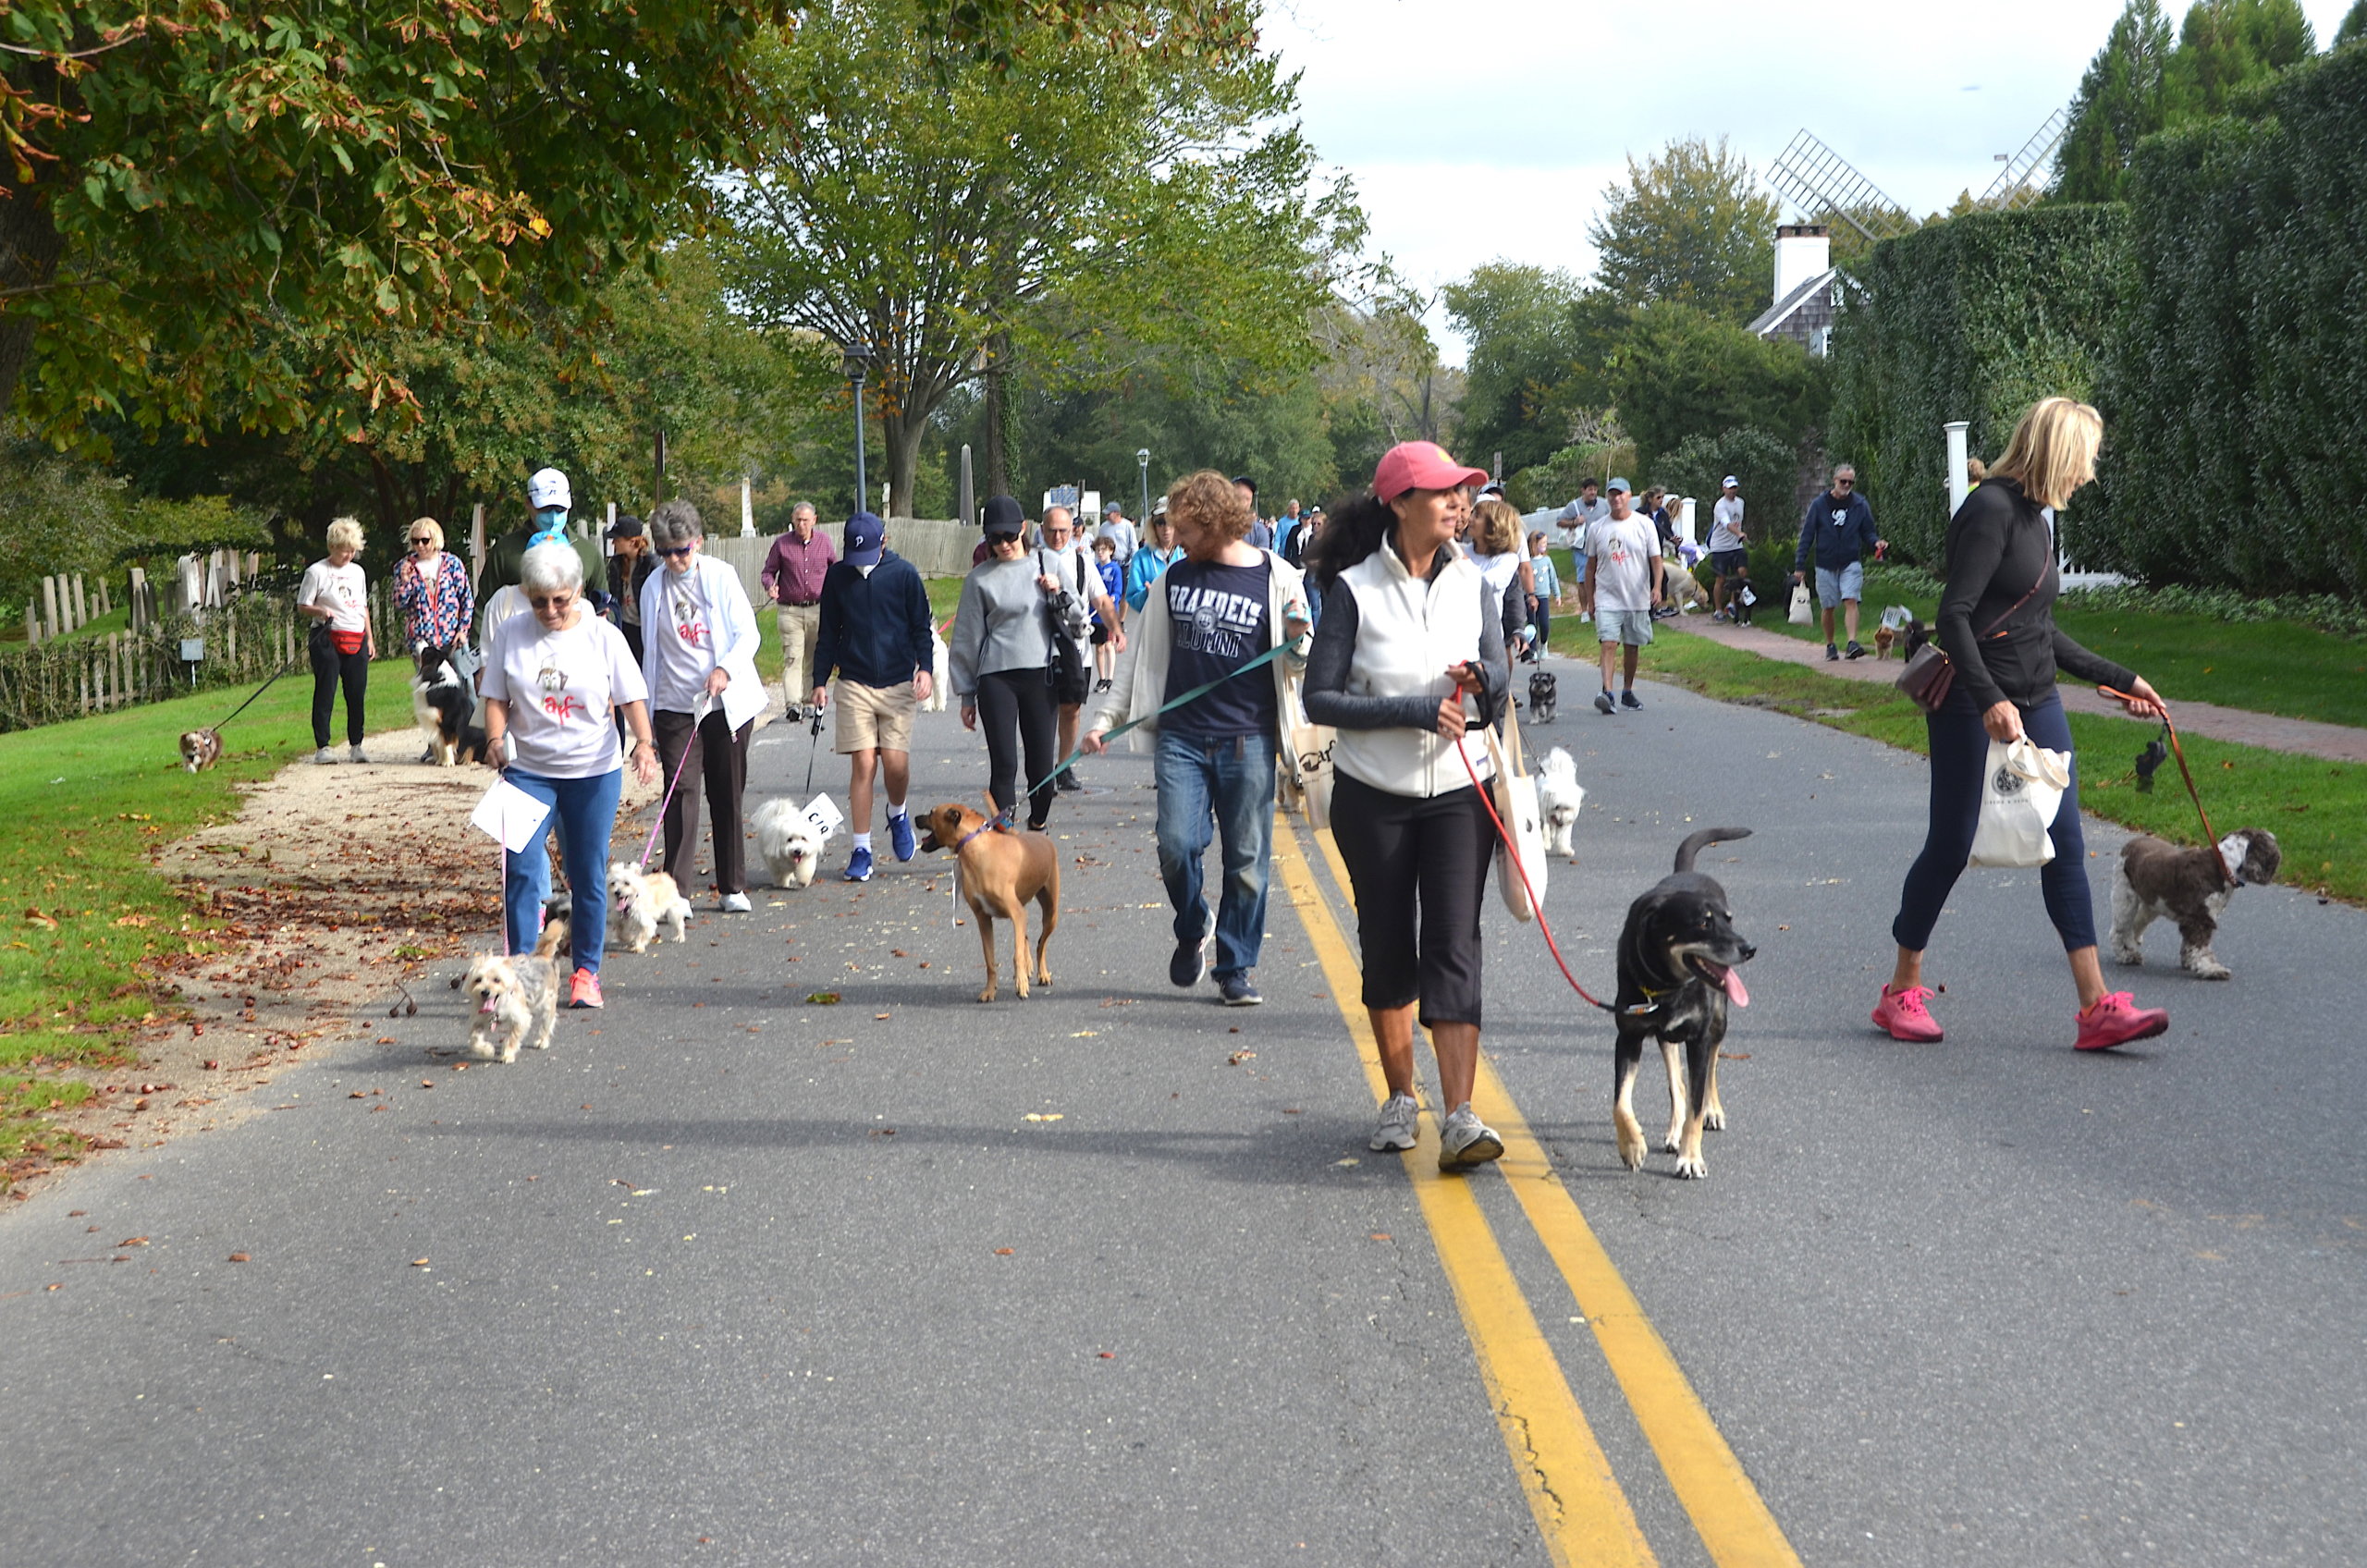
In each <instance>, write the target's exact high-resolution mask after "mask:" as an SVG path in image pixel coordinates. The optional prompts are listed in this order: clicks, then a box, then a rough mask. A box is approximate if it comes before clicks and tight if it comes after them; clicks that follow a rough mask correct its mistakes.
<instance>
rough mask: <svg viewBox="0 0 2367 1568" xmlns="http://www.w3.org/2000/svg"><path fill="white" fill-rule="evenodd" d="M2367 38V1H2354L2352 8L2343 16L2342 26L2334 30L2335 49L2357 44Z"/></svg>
mask: <svg viewBox="0 0 2367 1568" xmlns="http://www.w3.org/2000/svg"><path fill="white" fill-rule="evenodd" d="M2362 38H2367V0H2352V5H2351V7H2350V9H2349V11H2347V12H2345V13H2344V14H2343V18H2342V25H2341V26H2339V27H2337V28H2336V29H2335V30H2334V47H2335V48H2336V49H2339V48H2341V47H2342V46H2343V45H2344V44H2346V43H2357V42H2358V41H2359V40H2361V39H2362Z"/></svg>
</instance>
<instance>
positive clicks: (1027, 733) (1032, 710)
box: [978, 669, 1061, 827]
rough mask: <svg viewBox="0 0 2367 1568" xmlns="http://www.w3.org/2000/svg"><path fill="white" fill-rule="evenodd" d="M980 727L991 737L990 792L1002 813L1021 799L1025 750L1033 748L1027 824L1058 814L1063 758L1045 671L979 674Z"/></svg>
mask: <svg viewBox="0 0 2367 1568" xmlns="http://www.w3.org/2000/svg"><path fill="white" fill-rule="evenodd" d="M978 728H979V729H983V730H984V731H986V736H987V792H988V793H989V794H991V795H993V796H994V800H995V809H996V810H997V811H1009V810H1010V809H1011V808H1012V802H1015V801H1017V800H1018V799H1019V779H1018V777H1017V776H1018V772H1019V753H1020V749H1021V747H1022V746H1023V744H1024V746H1025V748H1026V752H1027V777H1028V781H1029V782H1031V783H1033V782H1034V781H1035V780H1036V779H1039V778H1040V779H1042V780H1043V782H1042V783H1041V784H1039V785H1037V786H1036V790H1035V792H1034V793H1033V794H1032V795H1030V796H1029V797H1028V801H1027V826H1028V827H1043V826H1044V824H1045V822H1046V821H1047V820H1048V819H1049V817H1050V816H1051V815H1052V797H1053V794H1054V792H1055V786H1054V785H1053V783H1052V779H1051V772H1052V765H1053V764H1054V763H1056V762H1058V761H1060V760H1061V759H1060V756H1059V753H1058V747H1059V740H1058V736H1059V731H1058V729H1055V728H1054V714H1053V711H1052V689H1051V688H1050V687H1049V686H1048V685H1046V684H1045V683H1044V672H1043V671H1042V670H1040V669H998V670H996V671H994V672H993V673H992V674H989V675H981V676H980V677H978Z"/></svg>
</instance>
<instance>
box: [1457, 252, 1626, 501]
mask: <svg viewBox="0 0 2367 1568" xmlns="http://www.w3.org/2000/svg"><path fill="white" fill-rule="evenodd" d="M1443 298H1444V300H1445V302H1446V310H1447V319H1448V320H1449V321H1451V322H1452V323H1453V324H1454V328H1455V330H1456V331H1458V332H1460V333H1461V334H1462V335H1463V336H1464V337H1465V339H1466V341H1467V342H1468V343H1469V344H1470V345H1471V352H1470V355H1469V358H1468V360H1467V361H1466V365H1465V369H1464V389H1463V405H1462V410H1461V413H1460V416H1459V419H1458V421H1457V423H1456V426H1455V432H1454V443H1455V446H1456V447H1457V448H1458V455H1459V456H1461V457H1462V458H1463V459H1465V460H1466V461H1467V462H1472V463H1479V464H1485V463H1486V462H1488V461H1489V460H1490V455H1491V454H1493V453H1495V452H1498V451H1501V452H1502V453H1503V454H1504V472H1507V473H1514V472H1518V471H1520V470H1522V469H1525V468H1530V467H1534V466H1535V465H1537V464H1539V463H1541V462H1544V461H1545V460H1546V459H1549V458H1551V456H1552V455H1553V454H1554V453H1555V452H1557V451H1559V450H1561V449H1562V448H1563V447H1565V446H1567V445H1568V444H1569V443H1570V440H1571V432H1572V426H1573V424H1574V423H1575V422H1576V420H1577V419H1579V418H1580V417H1581V416H1583V415H1584V414H1586V413H1587V412H1588V411H1590V410H1600V409H1601V408H1602V407H1603V406H1604V405H1605V404H1607V403H1608V402H1610V401H1611V383H1610V380H1609V378H1608V376H1607V375H1606V374H1605V367H1606V365H1607V363H1608V361H1609V359H1610V355H1611V350H1612V347H1613V343H1615V342H1616V340H1617V337H1618V334H1619V331H1620V329H1621V327H1622V326H1623V325H1625V319H1626V314H1627V312H1626V307H1625V306H1623V305H1621V304H1620V303H1619V302H1618V301H1617V300H1613V298H1612V297H1611V296H1610V295H1608V294H1607V293H1604V292H1603V291H1602V290H1600V289H1589V288H1585V287H1584V286H1582V285H1581V284H1580V283H1579V282H1578V281H1577V279H1576V278H1574V277H1572V276H1570V275H1569V274H1568V273H1565V272H1562V271H1559V270H1557V269H1549V268H1545V267H1537V266H1527V265H1520V264H1515V263H1510V262H1490V263H1487V264H1486V265H1485V266H1481V267H1477V268H1475V269H1473V271H1472V273H1471V276H1468V277H1466V278H1465V279H1463V280H1462V281H1461V282H1458V283H1451V284H1449V285H1447V286H1446V288H1445V290H1444V292H1443Z"/></svg>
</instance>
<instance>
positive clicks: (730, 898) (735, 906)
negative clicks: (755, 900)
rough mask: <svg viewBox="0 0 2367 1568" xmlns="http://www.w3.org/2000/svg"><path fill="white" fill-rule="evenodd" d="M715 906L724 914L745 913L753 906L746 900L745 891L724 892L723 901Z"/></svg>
mask: <svg viewBox="0 0 2367 1568" xmlns="http://www.w3.org/2000/svg"><path fill="white" fill-rule="evenodd" d="M754 907H755V906H754V904H751V903H750V902H749V901H748V895H747V894H745V893H726V894H724V895H723V902H722V903H721V904H719V905H717V908H719V909H721V910H722V911H723V913H726V914H746V913H748V912H749V911H750V910H752V909H754Z"/></svg>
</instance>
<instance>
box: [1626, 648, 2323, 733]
mask: <svg viewBox="0 0 2367 1568" xmlns="http://www.w3.org/2000/svg"><path fill="white" fill-rule="evenodd" d="M1659 625H1660V626H1661V627H1662V629H1663V630H1674V631H1689V632H1692V633H1693V634H1694V635H1695V636H1697V637H1706V638H1708V639H1709V640H1710V641H1711V642H1712V643H1724V644H1725V645H1726V646H1727V647H1729V648H1740V649H1742V650H1744V651H1745V652H1746V653H1753V654H1757V655H1760V657H1762V658H1771V659H1784V660H1786V661H1788V662H1790V663H1792V664H1800V665H1812V666H1814V667H1815V668H1818V669H1820V670H1821V671H1823V672H1824V673H1825V674H1827V675H1835V676H1840V677H1842V678H1844V679H1846V680H1896V679H1898V668H1899V667H1898V663H1897V661H1896V660H1895V659H1875V658H1871V657H1868V658H1862V659H1843V660H1842V661H1841V662H1840V663H1838V664H1834V663H1831V662H1828V661H1827V660H1826V658H1825V656H1824V650H1823V649H1822V648H1821V647H1819V646H1818V645H1817V644H1816V643H1810V642H1808V641H1806V640H1805V639H1803V638H1798V637H1789V636H1786V635H1784V633H1783V632H1781V631H1762V630H1760V628H1758V627H1755V626H1728V625H1726V624H1724V623H1723V622H1722V621H1712V620H1711V619H1710V618H1709V617H1708V616H1706V615H1687V616H1678V617H1676V618H1675V619H1673V620H1663V621H1661V622H1660V623H1659ZM2062 691H2063V705H2064V706H2065V707H2066V708H2067V709H2068V710H2070V711H2071V712H2073V713H2090V714H2103V715H2106V716H2108V717H2115V718H2118V717H2126V716H2125V715H2124V714H2123V712H2122V709H2121V705H2120V704H2118V703H2116V702H2113V701H2112V700H2110V699H2109V698H2106V697H2102V696H2099V695H2097V694H2096V689H2095V688H2094V687H2092V686H2075V685H2066V686H2064V687H2063V689H2062ZM2170 711H2171V712H2172V713H2173V714H2174V715H2176V716H2177V721H2178V729H2179V730H2180V732H2181V733H2184V734H2188V735H2208V736H2210V737H2211V738H2212V739H2213V740H2214V741H2238V742H2240V743H2241V744H2243V745H2247V746H2265V747H2267V748H2268V749H2269V750H2270V751H2273V752H2294V753H2299V754H2300V755H2302V756H2312V757H2324V758H2326V759H2327V760H2329V761H2331V762H2367V729H2358V728H2356V727H2354V726H2351V725H2348V724H2320V723H2318V722H2317V721H2316V720H2314V719H2308V718H2278V717H2275V715H2273V714H2264V713H2247V712H2246V711H2244V710H2243V709H2242V708H2223V707H2220V706H2217V705H2216V704H2212V703H2197V702H2178V703H2177V704H2176V705H2175V706H2173V707H2172V709H2171V710H2170Z"/></svg>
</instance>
